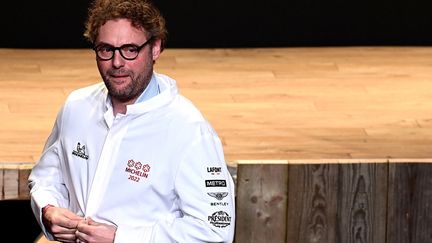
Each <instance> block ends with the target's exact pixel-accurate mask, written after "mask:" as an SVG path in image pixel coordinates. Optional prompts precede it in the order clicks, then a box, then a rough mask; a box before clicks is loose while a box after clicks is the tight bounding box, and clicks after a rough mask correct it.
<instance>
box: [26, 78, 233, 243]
mask: <svg viewBox="0 0 432 243" xmlns="http://www.w3.org/2000/svg"><path fill="white" fill-rule="evenodd" d="M154 77H155V78H156V80H157V84H158V86H159V88H160V91H161V93H160V94H158V95H156V96H154V97H152V98H150V99H148V100H146V101H143V102H140V103H136V104H133V105H130V106H128V107H127V113H126V114H124V115H121V114H119V115H117V116H115V117H114V116H113V111H112V106H111V103H110V101H109V98H108V97H107V91H106V88H105V86H104V84H103V83H99V84H96V85H92V86H90V87H86V88H83V89H79V90H77V91H74V92H73V93H71V95H70V96H69V97H68V99H67V100H66V102H65V104H64V106H63V107H62V109H61V111H60V112H59V114H58V116H57V119H56V123H55V125H54V128H53V130H52V133H51V135H50V137H49V138H48V140H47V143H46V145H45V148H44V152H43V154H42V156H41V159H40V160H39V161H38V163H37V164H36V165H35V167H34V168H33V170H32V173H31V174H30V177H29V186H30V188H31V199H32V207H33V210H34V212H35V215H36V216H37V218H38V220H39V223H40V224H41V226H42V228H43V225H42V223H41V222H40V210H41V208H42V207H44V206H45V205H47V204H52V205H55V206H60V207H65V208H69V209H70V210H71V211H73V212H75V213H77V214H78V215H82V216H90V217H92V218H93V219H94V220H96V221H99V222H103V223H108V224H113V225H116V226H117V232H116V239H115V242H121V243H125V242H127V243H132V242H158V243H161V242H164V243H165V242H187V243H191V242H232V240H233V236H234V225H235V205H234V203H235V200H234V183H233V181H232V177H231V176H230V174H229V172H228V170H227V167H226V164H225V161H224V154H223V149H222V145H221V141H220V139H219V138H218V136H217V134H216V133H215V131H214V130H213V129H212V127H211V125H210V124H209V123H208V122H207V121H206V120H205V118H204V117H203V116H202V114H201V113H200V112H199V111H198V110H197V109H196V108H195V106H194V105H193V104H192V103H191V102H190V101H189V100H187V99H186V98H184V97H183V96H181V95H179V94H178V90H177V87H176V83H175V81H174V80H173V79H171V78H169V77H167V76H164V75H161V74H156V73H155V74H154ZM226 193H227V194H228V195H226ZM43 230H44V232H45V234H46V235H47V237H51V236H50V235H49V234H47V232H46V231H45V229H44V228H43Z"/></svg>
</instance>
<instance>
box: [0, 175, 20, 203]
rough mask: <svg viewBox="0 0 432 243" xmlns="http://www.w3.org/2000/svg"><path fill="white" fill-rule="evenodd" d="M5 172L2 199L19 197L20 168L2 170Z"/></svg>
mask: <svg viewBox="0 0 432 243" xmlns="http://www.w3.org/2000/svg"><path fill="white" fill-rule="evenodd" d="M0 173H2V174H3V187H2V198H1V199H16V198H18V195H19V194H18V179H19V178H18V170H17V169H5V170H0Z"/></svg>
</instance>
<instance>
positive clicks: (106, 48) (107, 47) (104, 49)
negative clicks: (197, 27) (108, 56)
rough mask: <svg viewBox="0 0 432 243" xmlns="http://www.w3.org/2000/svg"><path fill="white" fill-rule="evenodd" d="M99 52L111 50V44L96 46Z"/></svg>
mask: <svg viewBox="0 0 432 243" xmlns="http://www.w3.org/2000/svg"><path fill="white" fill-rule="evenodd" d="M98 50H99V52H112V47H111V46H101V47H99V48H98Z"/></svg>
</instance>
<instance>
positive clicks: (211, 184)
mask: <svg viewBox="0 0 432 243" xmlns="http://www.w3.org/2000/svg"><path fill="white" fill-rule="evenodd" d="M205 185H206V187H226V186H227V185H226V180H205Z"/></svg>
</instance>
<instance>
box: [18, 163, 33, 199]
mask: <svg viewBox="0 0 432 243" xmlns="http://www.w3.org/2000/svg"><path fill="white" fill-rule="evenodd" d="M30 173H31V169H22V170H19V171H18V198H19V199H29V198H30V189H29V187H28V177H29V175H30Z"/></svg>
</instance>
